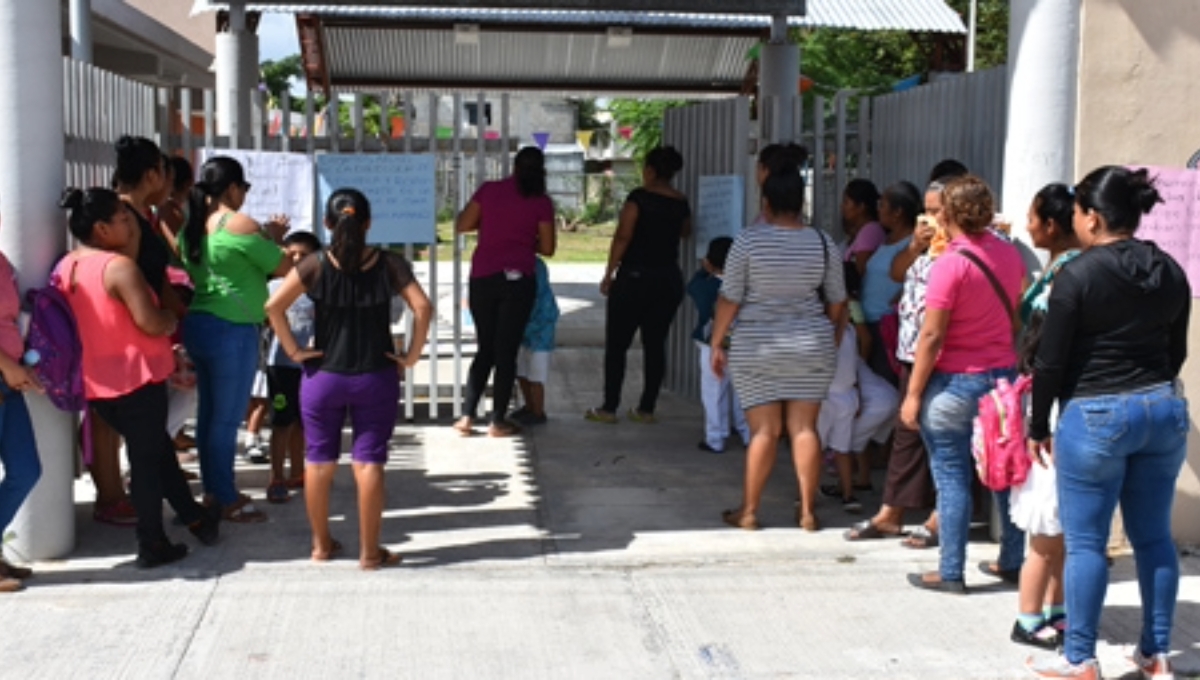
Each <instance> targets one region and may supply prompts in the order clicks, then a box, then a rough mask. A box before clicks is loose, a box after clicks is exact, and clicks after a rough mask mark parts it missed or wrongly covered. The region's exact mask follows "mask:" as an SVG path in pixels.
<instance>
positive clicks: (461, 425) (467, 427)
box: [454, 416, 475, 437]
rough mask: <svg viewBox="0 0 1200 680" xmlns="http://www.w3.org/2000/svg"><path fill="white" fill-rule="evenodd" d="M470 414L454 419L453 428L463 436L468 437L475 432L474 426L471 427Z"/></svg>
mask: <svg viewBox="0 0 1200 680" xmlns="http://www.w3.org/2000/svg"><path fill="white" fill-rule="evenodd" d="M472 425H473V424H472V422H471V416H463V417H461V418H459V419H458V420H456V421H454V429H455V430H458V433H459V434H461V435H462V436H464V437H470V436H471V435H473V434H475V428H474V427H472Z"/></svg>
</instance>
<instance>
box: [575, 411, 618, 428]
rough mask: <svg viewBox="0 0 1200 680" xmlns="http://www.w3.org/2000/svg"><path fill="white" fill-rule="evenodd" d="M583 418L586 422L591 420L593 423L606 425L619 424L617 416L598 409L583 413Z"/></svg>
mask: <svg viewBox="0 0 1200 680" xmlns="http://www.w3.org/2000/svg"><path fill="white" fill-rule="evenodd" d="M583 417H584V419H585V420H590V421H592V422H593V423H604V424H605V425H616V424H617V414H615V413H610V412H609V411H604V410H602V409H598V408H589V409H588V410H586V411H584V412H583Z"/></svg>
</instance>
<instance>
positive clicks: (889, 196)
mask: <svg viewBox="0 0 1200 680" xmlns="http://www.w3.org/2000/svg"><path fill="white" fill-rule="evenodd" d="M882 198H883V199H884V200H886V201H887V202H888V205H890V206H892V208H893V209H894V210H899V211H900V215H901V217H902V218H903V219H904V225H905V226H906V227H913V226H916V224H917V216H918V215H920V214H921V213H922V212H924V210H925V206H924V205H923V202H922V201H921V199H922V196H921V190H920V189H917V187H916V185H914V184H913V183H912V182H905V181H900V182H896V183H895V184H893V185H891V186H890V187H888V188H887V189H884V190H883V195H882Z"/></svg>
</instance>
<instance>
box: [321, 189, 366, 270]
mask: <svg viewBox="0 0 1200 680" xmlns="http://www.w3.org/2000/svg"><path fill="white" fill-rule="evenodd" d="M370 222H371V204H370V202H368V201H367V197H366V196H364V195H363V193H362V192H361V191H358V190H357V189H338V190H337V191H334V192H333V194H331V195H330V196H329V201H328V202H327V203H326V204H325V227H326V228H327V229H329V230H330V231H331V232H333V236H332V238H331V239H330V243H329V252H331V253H333V256H334V258H336V259H337V261H338V265H339V266H340V267H341V269H342V271H343V272H346V273H349V274H352V273H355V272H357V271H359V269H360V268H361V267H362V260H363V251H364V250H366V247H367V225H368V224H370Z"/></svg>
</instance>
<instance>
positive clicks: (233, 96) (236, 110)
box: [216, 0, 258, 148]
mask: <svg viewBox="0 0 1200 680" xmlns="http://www.w3.org/2000/svg"><path fill="white" fill-rule="evenodd" d="M216 38H217V39H216V71H217V74H216V75H217V85H216V90H217V134H219V135H230V136H234V137H235V139H233V140H231V142H230V146H231V147H233V148H239V147H240V146H241V145H242V143H243V142H244V141H248V140H249V138H250V135H251V129H250V127H251V121H252V120H253V117H252V113H251V92H252V91H253V90H254V89H255V88H256V87H258V36H257V35H254V34H253V33H248V32H247V31H246V3H245V2H244V1H237V0H235V1H234V2H231V3H230V6H229V32H228V33H218V34H217V36H216Z"/></svg>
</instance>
